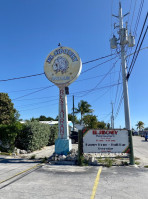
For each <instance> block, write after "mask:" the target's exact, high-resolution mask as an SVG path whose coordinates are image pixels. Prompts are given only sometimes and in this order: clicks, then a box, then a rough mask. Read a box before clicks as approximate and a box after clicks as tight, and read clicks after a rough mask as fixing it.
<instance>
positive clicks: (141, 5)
mask: <svg viewBox="0 0 148 199" xmlns="http://www.w3.org/2000/svg"><path fill="white" fill-rule="evenodd" d="M143 4H144V0H141V3H140V7H139V11H138V16H137V19H136V23H135V28H134V35H135V37H136V36H137V33H136V32H137V28H138V24H139V21H140V17H141V13H142V9H143Z"/></svg>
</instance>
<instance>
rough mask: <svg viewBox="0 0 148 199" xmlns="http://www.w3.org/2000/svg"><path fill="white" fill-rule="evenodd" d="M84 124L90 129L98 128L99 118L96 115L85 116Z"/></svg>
mask: <svg viewBox="0 0 148 199" xmlns="http://www.w3.org/2000/svg"><path fill="white" fill-rule="evenodd" d="M83 122H84V124H85V125H86V127H87V128H89V129H96V128H97V124H98V120H97V116H95V115H85V116H84V117H83Z"/></svg>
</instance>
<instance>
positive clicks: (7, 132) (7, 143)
mask: <svg viewBox="0 0 148 199" xmlns="http://www.w3.org/2000/svg"><path fill="white" fill-rule="evenodd" d="M21 130H22V124H21V123H19V122H16V123H14V124H10V125H3V124H1V125H0V141H1V143H0V150H1V151H3V152H13V151H14V148H15V140H16V137H17V135H18V134H19V132H20V131H21Z"/></svg>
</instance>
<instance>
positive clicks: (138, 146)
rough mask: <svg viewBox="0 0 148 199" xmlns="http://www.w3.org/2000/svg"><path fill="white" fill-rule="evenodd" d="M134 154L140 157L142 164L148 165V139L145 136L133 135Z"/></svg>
mask: <svg viewBox="0 0 148 199" xmlns="http://www.w3.org/2000/svg"><path fill="white" fill-rule="evenodd" d="M133 145H134V156H135V157H137V158H140V160H137V161H138V162H140V166H146V165H148V141H147V142H146V141H145V138H144V137H139V136H133Z"/></svg>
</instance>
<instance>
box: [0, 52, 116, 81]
mask: <svg viewBox="0 0 148 199" xmlns="http://www.w3.org/2000/svg"><path fill="white" fill-rule="evenodd" d="M113 55H115V54H109V55H106V56H103V57H99V58H97V59H93V60H90V61H87V62H84V63H83V65H85V64H88V63H91V62H95V61H98V60H100V59H105V58H107V57H110V56H113ZM105 63H106V62H105ZM44 74H45V73H38V74H33V75H27V76H22V77H13V78H9V79H2V80H0V82H7V81H11V80H19V79H25V78H29V77H36V76H40V75H44Z"/></svg>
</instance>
